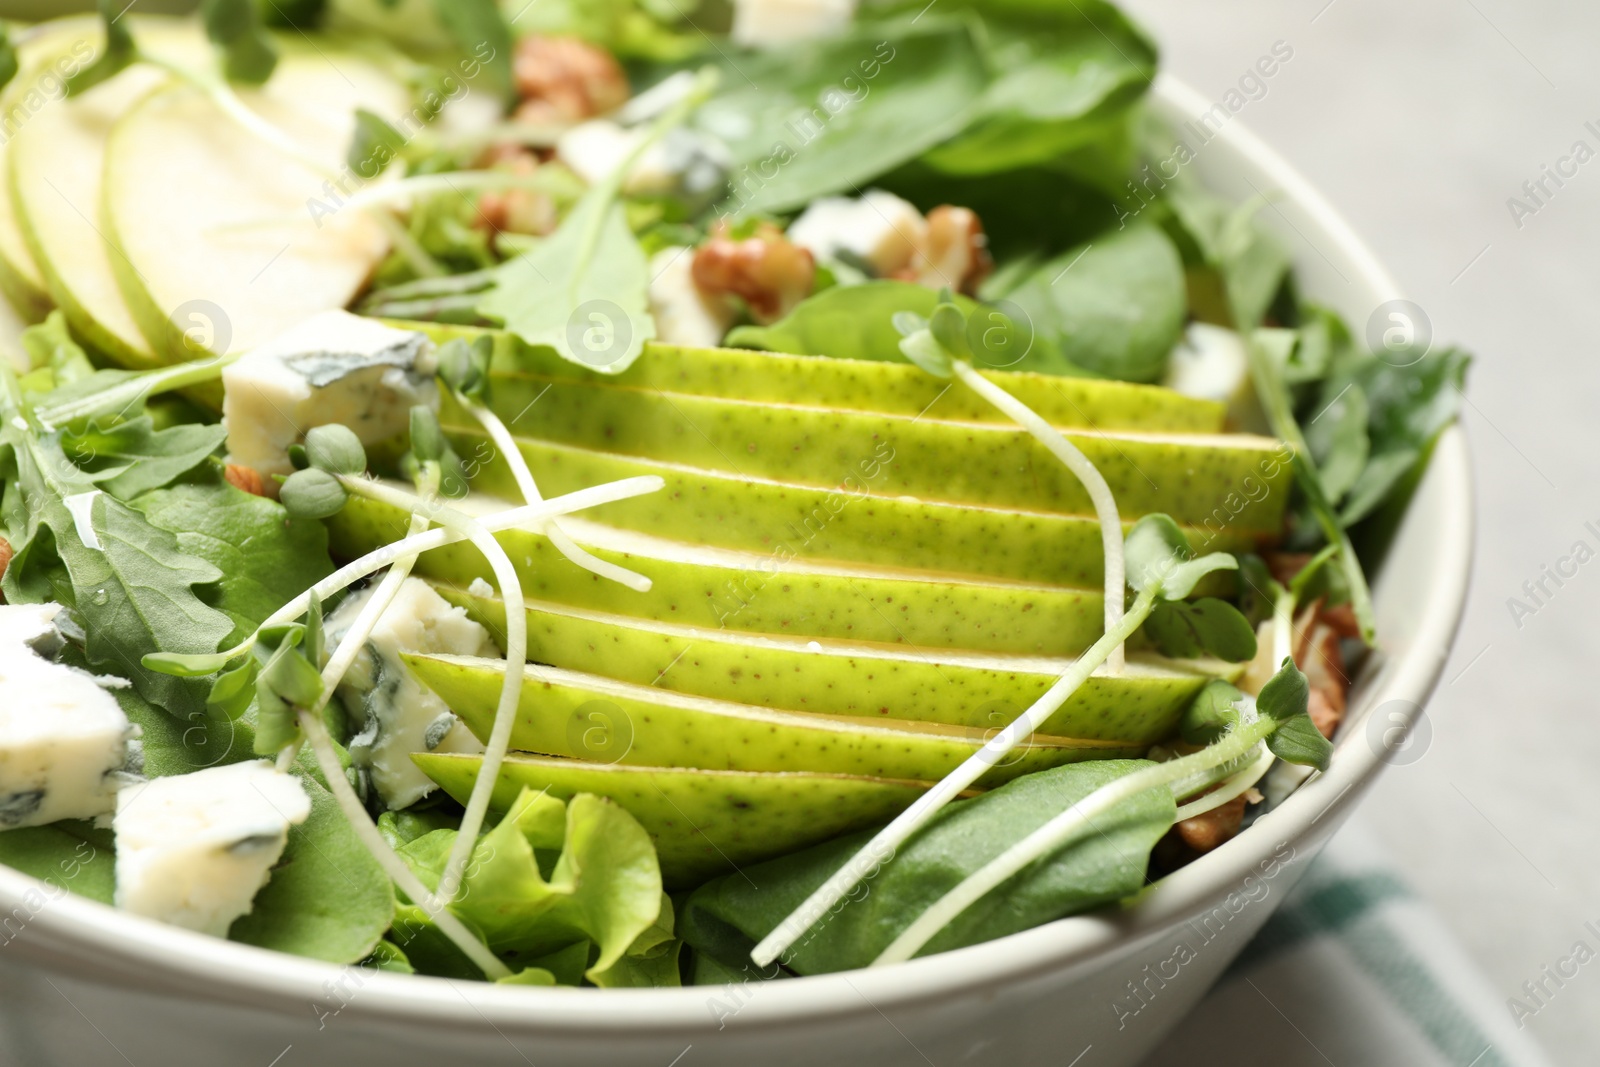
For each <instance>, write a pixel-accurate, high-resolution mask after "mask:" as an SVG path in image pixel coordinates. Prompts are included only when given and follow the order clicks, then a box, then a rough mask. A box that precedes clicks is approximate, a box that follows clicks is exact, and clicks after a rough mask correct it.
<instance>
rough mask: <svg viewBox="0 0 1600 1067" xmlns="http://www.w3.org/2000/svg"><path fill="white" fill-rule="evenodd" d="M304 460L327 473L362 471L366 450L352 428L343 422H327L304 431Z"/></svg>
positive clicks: (365, 461)
mask: <svg viewBox="0 0 1600 1067" xmlns="http://www.w3.org/2000/svg"><path fill="white" fill-rule="evenodd" d="M306 462H307V463H309V464H310V465H311V466H312V467H315V468H316V469H317V470H320V471H327V472H328V473H329V474H363V473H365V472H366V469H367V450H366V448H365V447H363V446H362V444H361V438H359V437H357V436H356V433H355V431H354V430H352V429H351V428H350V427H348V426H346V425H344V424H343V423H338V422H330V423H327V424H326V425H323V426H314V427H312V428H311V429H310V430H308V431H306Z"/></svg>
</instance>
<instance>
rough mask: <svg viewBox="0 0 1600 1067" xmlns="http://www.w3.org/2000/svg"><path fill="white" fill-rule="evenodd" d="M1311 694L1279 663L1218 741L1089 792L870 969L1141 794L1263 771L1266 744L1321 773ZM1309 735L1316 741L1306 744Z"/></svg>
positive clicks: (1323, 752)
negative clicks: (1310, 711)
mask: <svg viewBox="0 0 1600 1067" xmlns="http://www.w3.org/2000/svg"><path fill="white" fill-rule="evenodd" d="M1309 694H1310V689H1309V686H1308V684H1307V682H1306V676H1305V675H1304V674H1302V673H1301V672H1300V670H1299V669H1298V668H1297V667H1296V666H1295V665H1294V662H1293V661H1292V660H1287V659H1286V660H1284V661H1283V665H1282V667H1281V668H1280V669H1279V671H1278V673H1277V674H1276V675H1274V676H1273V678H1272V680H1271V681H1269V682H1268V683H1267V684H1266V685H1265V686H1264V687H1263V688H1262V690H1261V695H1260V696H1259V697H1257V698H1256V700H1255V701H1254V702H1253V704H1254V706H1253V707H1250V706H1248V705H1247V706H1246V707H1244V708H1242V709H1235V713H1234V716H1233V721H1232V725H1231V726H1230V727H1229V728H1228V730H1227V732H1226V733H1224V734H1223V735H1222V736H1221V737H1219V738H1218V739H1217V740H1216V742H1215V743H1213V744H1211V745H1210V746H1209V747H1207V748H1204V749H1202V750H1201V751H1199V752H1196V753H1193V754H1192V755H1188V756H1181V757H1179V758H1178V759H1174V760H1170V761H1168V762H1166V763H1158V764H1155V765H1154V766H1150V767H1146V768H1143V769H1142V770H1138V771H1135V772H1133V773H1132V774H1128V775H1125V776H1123V777H1121V778H1118V779H1117V780H1116V781H1114V782H1111V783H1109V784H1107V785H1104V786H1101V787H1100V788H1099V789H1097V790H1095V791H1094V792H1093V793H1090V794H1089V795H1088V796H1087V797H1085V798H1083V799H1082V800H1080V801H1078V802H1077V803H1076V804H1074V805H1072V806H1071V807H1070V808H1068V809H1067V810H1066V811H1063V812H1061V813H1060V814H1059V815H1057V816H1055V817H1054V818H1052V819H1051V820H1050V821H1049V822H1047V823H1045V824H1044V825H1043V826H1041V827H1039V828H1038V829H1037V830H1035V831H1034V832H1033V833H1031V834H1029V835H1028V836H1027V837H1025V838H1023V839H1022V840H1021V841H1019V842H1017V843H1016V844H1015V845H1013V846H1011V847H1010V848H1008V849H1007V850H1006V851H1005V852H1003V853H1001V854H1000V855H999V856H997V857H995V858H994V859H993V860H991V861H989V862H988V863H987V864H985V865H984V866H983V867H981V868H979V869H978V870H977V871H975V872H973V873H972V874H970V875H968V876H967V877H966V878H965V879H963V880H962V881H961V882H960V883H959V884H958V885H956V887H955V888H953V889H951V890H950V891H949V892H948V893H946V894H945V895H944V896H943V897H941V898H940V899H939V900H937V901H935V902H934V904H933V906H932V907H930V908H928V910H927V911H925V912H923V913H922V914H921V915H919V916H918V917H917V919H916V920H915V921H914V922H912V923H911V925H910V926H908V927H906V929H905V930H903V931H902V932H901V933H900V935H899V936H898V937H896V938H895V939H894V941H892V942H890V944H889V946H888V947H887V948H885V949H884V950H883V952H882V953H881V954H879V956H878V958H877V959H875V960H874V961H873V963H872V965H873V966H881V965H883V964H887V963H898V962H900V961H902V960H908V959H910V958H911V957H912V956H914V955H916V954H917V953H918V952H919V951H921V950H922V948H923V947H924V946H925V945H927V943H928V942H929V941H931V940H932V939H933V938H934V937H935V936H936V935H937V934H938V933H939V931H941V930H943V929H944V928H945V927H946V926H948V925H949V924H950V923H951V922H952V921H953V920H954V919H955V918H956V917H957V916H959V915H960V914H961V913H962V912H963V911H965V910H966V909H967V908H969V907H971V906H972V905H973V904H974V903H976V902H977V901H978V900H980V899H982V898H983V896H984V895H985V894H987V893H988V892H989V891H990V890H992V889H994V888H995V887H997V886H999V885H1001V884H1002V883H1003V882H1005V881H1006V880H1007V879H1009V878H1011V877H1012V876H1013V875H1015V874H1016V873H1017V872H1019V871H1021V870H1022V869H1023V868H1025V867H1027V866H1028V865H1029V864H1031V863H1034V862H1035V861H1037V860H1040V859H1042V858H1043V857H1045V856H1049V855H1051V854H1052V853H1054V852H1056V851H1057V850H1059V849H1061V848H1062V847H1063V846H1065V845H1067V844H1070V843H1071V842H1072V841H1074V840H1076V839H1078V838H1080V837H1083V836H1085V835H1086V834H1089V833H1092V832H1094V830H1095V826H1096V822H1097V820H1104V819H1105V818H1106V817H1107V816H1110V815H1111V814H1112V813H1113V812H1115V811H1116V809H1117V808H1118V807H1119V806H1120V805H1122V804H1123V803H1125V802H1126V801H1128V800H1130V799H1131V798H1133V797H1136V796H1138V795H1140V794H1141V793H1144V792H1145V791H1146V790H1152V789H1167V790H1170V791H1171V792H1172V794H1173V796H1174V797H1175V798H1177V799H1182V798H1184V797H1187V796H1192V795H1194V794H1196V793H1198V792H1201V791H1202V790H1204V789H1209V788H1211V787H1212V786H1213V785H1215V784H1216V783H1217V782H1218V781H1224V780H1226V778H1227V777H1228V776H1230V775H1232V774H1234V773H1236V772H1238V771H1239V770H1241V768H1242V769H1245V770H1246V771H1248V770H1252V769H1254V767H1256V766H1258V765H1260V764H1261V763H1262V762H1263V761H1264V759H1265V757H1264V755H1263V754H1262V753H1261V751H1260V747H1261V746H1263V745H1264V746H1265V748H1266V749H1267V750H1268V752H1267V755H1275V756H1277V757H1279V758H1281V759H1284V760H1288V761H1289V762H1292V763H1300V764H1304V765H1306V766H1310V767H1315V768H1317V769H1318V770H1326V769H1327V767H1328V759H1329V756H1330V754H1331V752H1332V746H1331V745H1329V744H1328V742H1327V740H1326V739H1324V738H1323V736H1322V735H1321V734H1320V733H1317V728H1316V727H1315V726H1314V725H1312V722H1311V717H1310V716H1309V715H1307V714H1306V707H1307V698H1308V696H1309ZM1313 736H1314V737H1315V741H1312V740H1311V737H1313ZM1244 788H1248V786H1246V787H1244ZM1243 791H1244V790H1243V789H1240V790H1239V792H1241V793H1242V792H1243ZM1208 799H1209V798H1208ZM1230 799H1231V798H1230ZM1179 810H1180V812H1182V811H1183V810H1184V809H1182V808H1180V809H1179ZM1189 810H1191V811H1198V810H1199V809H1196V808H1191V809H1189Z"/></svg>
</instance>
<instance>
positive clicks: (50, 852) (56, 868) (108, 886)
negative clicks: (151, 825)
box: [0, 819, 117, 936]
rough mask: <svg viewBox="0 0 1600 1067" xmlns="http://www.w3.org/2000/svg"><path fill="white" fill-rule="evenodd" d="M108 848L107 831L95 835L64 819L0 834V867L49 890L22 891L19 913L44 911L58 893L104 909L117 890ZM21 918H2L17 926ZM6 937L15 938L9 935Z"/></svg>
mask: <svg viewBox="0 0 1600 1067" xmlns="http://www.w3.org/2000/svg"><path fill="white" fill-rule="evenodd" d="M114 846H115V842H114V841H113V839H112V836H111V831H110V830H99V829H96V828H95V825H94V824H93V823H91V822H80V821H78V820H76V819H64V820H62V821H61V822H56V823H51V824H50V825H49V826H25V827H23V828H21V829H19V830H7V831H5V832H4V833H0V864H4V865H5V866H7V867H11V868H14V869H15V870H19V871H21V872H22V873H23V874H27V875H31V876H33V877H34V878H37V879H39V880H40V881H42V882H47V883H48V884H49V885H50V886H51V887H52V891H50V892H41V891H38V890H31V889H30V890H28V891H27V892H26V893H24V895H23V899H22V904H23V905H24V907H27V908H33V909H34V910H38V909H40V908H44V907H47V906H48V905H49V902H50V901H51V900H53V899H55V898H56V897H58V896H60V895H61V893H62V892H63V891H65V892H71V893H76V894H78V895H79V896H81V897H88V898H89V899H90V900H98V901H99V902H100V903H102V904H110V903H111V898H112V894H113V893H114V892H115V890H116V885H117V874H116V853H115V848H114ZM35 898H37V899H35ZM26 914H27V913H26V912H23V913H22V914H21V915H18V914H15V913H13V914H12V915H11V916H8V918H11V919H13V920H19V919H22V918H24V917H25V915H26ZM8 934H9V936H15V931H8Z"/></svg>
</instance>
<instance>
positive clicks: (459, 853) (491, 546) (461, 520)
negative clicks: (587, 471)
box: [339, 475, 528, 904]
mask: <svg viewBox="0 0 1600 1067" xmlns="http://www.w3.org/2000/svg"><path fill="white" fill-rule="evenodd" d="M339 482H340V484H342V485H343V486H344V487H345V488H346V489H347V490H349V491H350V492H352V493H355V494H356V495H358V496H364V497H366V498H367V499H369V500H375V501H377V502H379V503H383V504H390V505H392V506H394V507H401V508H406V509H407V510H410V511H414V512H415V511H425V512H426V514H427V517H428V518H429V519H430V520H432V521H433V522H436V523H438V524H439V525H440V526H442V527H444V528H445V529H447V530H454V531H458V532H460V533H461V534H462V535H463V536H464V537H465V538H466V539H467V540H468V541H471V542H472V544H473V546H474V547H476V548H477V549H478V551H479V552H482V553H483V556H484V559H486V560H487V561H488V563H489V566H490V567H491V568H492V569H493V570H494V575H495V581H496V582H497V583H498V584H499V586H500V599H501V600H502V601H503V602H504V604H505V607H506V650H505V651H506V675H505V679H504V680H503V681H502V683H501V685H500V702H499V704H498V705H497V706H496V707H495V713H494V725H493V726H492V727H491V729H490V731H489V738H488V741H487V743H486V744H485V746H484V753H483V763H482V765H481V766H480V767H479V769H478V778H477V781H476V782H474V783H473V786H472V795H471V796H470V797H468V798H467V810H466V814H465V815H463V816H462V818H461V829H460V833H459V834H458V835H457V837H456V840H455V844H454V845H452V846H451V848H450V858H449V860H448V861H447V862H446V863H445V868H444V873H443V874H441V875H440V876H439V888H438V889H437V890H436V891H435V893H434V897H433V899H434V900H435V901H436V902H438V903H441V904H443V903H448V902H449V901H451V900H453V899H455V895H456V891H457V890H459V889H460V888H461V879H462V876H463V875H464V874H465V873H466V868H467V863H468V862H469V861H470V860H471V859H472V849H473V848H474V847H475V845H476V844H477V840H478V831H479V830H480V829H482V828H483V820H484V818H485V817H486V816H487V815H488V813H489V800H490V797H491V796H492V794H493V792H494V787H495V785H496V783H497V782H498V781H499V778H500V765H501V763H502V762H504V760H505V755H506V751H507V750H508V749H509V748H510V747H511V731H512V728H513V727H514V726H515V725H516V719H517V705H518V703H519V702H520V701H521V698H522V664H524V663H526V662H527V659H528V615H527V606H526V604H525V602H524V600H523V595H522V579H521V578H519V577H518V576H517V571H516V568H515V567H513V566H512V564H511V557H510V556H508V555H506V550H505V549H504V548H502V547H500V542H499V541H496V540H495V539H494V535H493V534H491V533H490V532H489V530H488V529H487V528H486V527H485V526H484V525H483V524H482V523H480V522H479V521H478V520H477V519H475V518H473V517H472V516H471V515H468V514H466V513H465V512H462V511H457V510H456V509H455V508H452V507H447V506H445V505H444V504H442V503H439V502H437V501H429V502H426V503H425V502H424V501H422V500H419V499H418V498H417V497H416V496H415V495H413V494H411V493H408V492H405V491H404V490H400V489H395V488H394V487H392V486H387V485H383V484H382V483H380V482H375V481H372V480H371V479H368V478H365V477H357V476H351V475H345V476H341V477H340V478H339ZM513 665H515V669H513Z"/></svg>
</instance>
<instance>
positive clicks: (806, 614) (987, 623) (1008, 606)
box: [327, 493, 1104, 656]
mask: <svg viewBox="0 0 1600 1067" xmlns="http://www.w3.org/2000/svg"><path fill="white" fill-rule="evenodd" d="M459 506H461V507H463V508H464V509H466V510H469V511H474V512H477V513H479V514H482V513H484V512H487V511H490V510H493V509H498V508H504V507H506V506H507V505H506V503H505V501H503V500H496V499H494V498H490V497H486V496H484V495H482V494H477V493H475V494H473V495H472V496H469V497H467V498H466V499H465V500H464V501H461V502H460V504H459ZM409 520H410V516H409V515H406V514H405V513H403V512H401V511H400V510H399V509H398V508H394V507H390V506H388V505H384V504H378V503H375V502H373V501H370V500H362V499H352V500H351V501H350V502H349V503H348V504H346V505H345V507H344V510H342V511H340V512H339V513H338V514H337V515H334V516H332V517H331V518H329V519H328V520H327V526H328V532H329V536H330V545H331V548H332V550H333V552H334V554H335V555H336V556H338V557H339V558H342V559H353V558H355V557H357V556H360V555H363V554H365V553H367V552H370V551H372V550H373V549H376V548H378V547H380V546H381V545H386V544H389V543H390V542H392V541H396V540H399V539H400V538H401V537H404V536H405V533H406V530H407V528H408V525H409ZM561 528H562V529H563V530H565V531H566V532H567V534H568V535H569V536H571V537H572V538H573V539H574V540H576V541H577V542H578V543H579V544H581V545H583V546H584V547H585V548H587V549H589V551H591V552H593V553H595V554H596V555H597V556H599V557H600V558H601V559H605V560H609V561H611V562H613V563H616V564H618V565H620V566H623V567H626V568H628V569H629V570H633V571H637V572H638V573H640V574H642V575H644V576H645V577H647V578H649V579H650V581H651V583H652V584H651V588H650V590H649V592H645V593H636V592H634V591H632V590H630V589H625V588H623V587H622V586H620V585H618V584H617V583H615V582H608V581H603V580H600V579H597V578H596V577H595V576H594V575H593V574H591V573H589V572H588V571H586V570H583V569H582V568H580V567H578V566H576V565H575V564H573V563H572V562H570V561H569V560H567V559H566V558H564V557H563V556H562V555H561V553H559V552H557V551H556V550H555V549H554V547H552V546H551V544H550V542H549V541H548V540H546V539H545V538H544V537H543V536H541V535H539V534H535V533H531V532H528V531H524V530H510V531H506V532H504V533H501V534H498V535H496V536H497V538H498V540H499V541H500V543H501V544H502V545H504V546H505V548H506V552H507V554H508V555H509V556H510V557H511V562H512V564H513V565H514V566H515V567H516V569H517V573H518V576H519V577H520V578H521V580H522V587H523V590H524V591H525V593H526V594H527V595H528V597H530V598H532V599H536V600H540V601H544V602H547V603H554V604H566V605H571V606H573V607H578V608H585V609H589V610H593V611H602V612H610V613H613V614H619V615H627V616H630V617H632V618H636V619H650V620H656V621H659V622H675V623H683V624H685V625H690V626H698V627H704V628H715V629H725V630H728V631H732V632H739V633H772V634H790V635H796V636H800V637H815V638H818V639H824V640H825V639H829V638H834V639H838V640H842V641H850V642H853V643H871V644H878V645H883V646H885V647H900V648H909V649H931V648H967V649H973V650H977V651H987V652H1000V653H1023V654H1031V655H1045V656H1070V655H1076V654H1077V653H1079V652H1082V651H1083V650H1084V649H1085V648H1088V647H1089V645H1091V644H1093V643H1094V641H1095V640H1096V639H1098V638H1099V636H1100V633H1101V629H1102V623H1103V620H1104V602H1103V600H1102V598H1101V594H1100V591H1099V590H1098V589H1081V588H1068V587H1062V586H1049V585H1041V584H1039V583H1036V582H1028V583H1024V582H1005V581H993V580H990V581H981V580H974V579H969V578H961V577H954V576H939V575H912V574H907V573H905V572H903V571H891V570H885V569H883V568H872V567H859V566H858V567H851V566H836V565H830V564H826V563H817V562H813V561H807V560H799V559H794V558H792V557H784V556H781V555H778V554H775V553H772V552H767V553H752V552H734V551H730V550H727V549H718V548H710V547H705V546H701V545H694V544H688V543H684V542H677V541H669V540H666V539H664V538H658V537H651V536H649V535H648V534H642V533H637V532H634V531H631V530H618V529H615V528H612V527H607V526H601V525H599V524H596V523H591V522H585V521H584V520H582V519H580V518H577V517H573V516H569V517H567V518H564V519H562V520H561ZM416 569H417V573H418V574H420V575H424V576H427V577H431V578H434V579H437V580H439V581H441V582H444V583H447V584H450V585H454V586H457V587H459V588H462V589H465V588H466V587H467V586H469V585H471V584H472V582H473V581H474V580H475V579H482V580H483V581H492V580H493V577H494V575H493V572H492V571H490V569H489V566H488V564H487V563H485V562H484V559H483V556H482V555H481V554H479V552H478V550H477V549H475V548H473V547H472V546H471V545H468V544H456V545H450V546H448V547H445V548H441V549H436V550H435V551H432V552H429V553H426V554H425V555H423V556H421V557H420V558H419V559H418V560H417V567H416Z"/></svg>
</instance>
